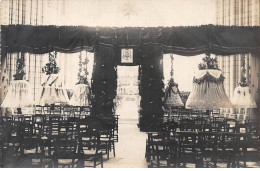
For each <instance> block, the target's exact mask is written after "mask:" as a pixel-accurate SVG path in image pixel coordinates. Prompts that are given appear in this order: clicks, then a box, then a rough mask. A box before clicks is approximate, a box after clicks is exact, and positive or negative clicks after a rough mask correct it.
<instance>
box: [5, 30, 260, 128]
mask: <svg viewBox="0 0 260 171" xmlns="http://www.w3.org/2000/svg"><path fill="white" fill-rule="evenodd" d="M1 44H2V46H1V50H2V51H1V52H2V53H1V54H2V59H1V60H2V65H3V64H4V63H5V59H6V55H7V53H15V52H24V53H25V52H29V53H34V54H44V53H48V52H51V51H54V50H55V51H58V52H62V53H74V52H79V51H81V50H87V51H90V52H95V61H94V63H95V64H94V71H93V77H92V92H93V98H92V100H93V101H92V105H93V113H94V114H112V109H113V99H114V98H115V96H116V88H117V71H116V66H117V65H127V64H121V63H120V49H121V48H133V49H134V64H130V65H140V76H139V79H140V88H139V90H140V95H141V109H140V120H139V127H140V129H141V130H143V131H153V128H158V125H160V122H161V119H162V116H163V110H162V97H163V96H164V93H163V81H162V79H163V73H162V54H163V53H174V54H177V55H183V56H194V55H199V54H202V53H206V52H208V53H213V54H216V55H232V54H239V53H259V52H260V27H238V26H231V27H230V26H214V25H205V26H196V27H166V28H162V27H157V28H141V27H135V28H105V27H97V28H95V27H83V26H59V27H58V26H25V25H9V26H1ZM5 72H6V71H3V70H2V73H1V79H4V76H5ZM4 88H6V86H2V89H4Z"/></svg>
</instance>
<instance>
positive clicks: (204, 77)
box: [186, 53, 232, 110]
mask: <svg viewBox="0 0 260 171" xmlns="http://www.w3.org/2000/svg"><path fill="white" fill-rule="evenodd" d="M202 60H203V62H202V63H200V64H199V66H198V67H199V70H198V71H197V73H195V76H194V78H193V88H192V91H191V93H190V95H189V97H188V100H187V102H186V108H187V109H200V110H217V109H220V108H230V107H231V106H232V105H231V102H230V100H229V98H228V97H227V95H226V93H225V89H224V85H223V82H224V79H225V78H224V76H223V75H222V72H221V70H220V69H218V63H217V58H216V57H215V58H214V59H213V58H211V57H210V54H209V53H207V54H206V57H204V58H203V59H202Z"/></svg>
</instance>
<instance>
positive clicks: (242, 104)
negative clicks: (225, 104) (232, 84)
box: [231, 86, 257, 108]
mask: <svg viewBox="0 0 260 171" xmlns="http://www.w3.org/2000/svg"><path fill="white" fill-rule="evenodd" d="M231 102H232V104H233V107H235V108H256V107H257V105H256V102H255V100H254V98H253V97H252V94H251V93H250V89H249V87H248V86H246V87H241V86H238V87H236V88H235V90H234V96H233V98H232V99H231Z"/></svg>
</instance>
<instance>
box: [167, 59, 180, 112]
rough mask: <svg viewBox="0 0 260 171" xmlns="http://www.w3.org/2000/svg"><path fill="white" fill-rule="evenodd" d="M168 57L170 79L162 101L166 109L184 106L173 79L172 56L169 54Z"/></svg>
mask: <svg viewBox="0 0 260 171" xmlns="http://www.w3.org/2000/svg"><path fill="white" fill-rule="evenodd" d="M170 56H171V78H170V81H169V83H168V86H167V87H166V90H165V101H164V105H165V107H166V108H168V109H169V108H172V107H183V106H184V104H183V102H182V100H181V97H180V92H179V89H178V84H177V83H175V82H174V79H173V55H172V54H171V55H170Z"/></svg>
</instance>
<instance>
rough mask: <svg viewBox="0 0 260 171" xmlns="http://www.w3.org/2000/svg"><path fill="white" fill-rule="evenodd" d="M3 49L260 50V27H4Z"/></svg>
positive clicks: (191, 52)
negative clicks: (149, 47)
mask: <svg viewBox="0 0 260 171" xmlns="http://www.w3.org/2000/svg"><path fill="white" fill-rule="evenodd" d="M1 34H2V36H1V38H2V50H5V52H7V53H14V52H29V53H35V54H43V53H47V52H50V51H53V50H56V51H59V52H63V53H74V52H78V51H80V50H83V49H84V50H87V51H93V50H94V48H95V45H102V46H110V47H115V46H114V45H115V44H116V45H117V48H121V47H133V48H138V47H140V44H142V45H143V46H144V45H151V44H153V45H159V46H161V47H162V48H163V52H164V53H174V54H178V55H183V56H193V55H199V54H202V53H206V52H210V53H212V54H216V55H232V54H238V53H258V52H260V27H241V26H214V25H204V26H196V27H148V28H141V27H132V28H131V27H125V28H110V27H85V26H29V25H8V26H5V25H3V26H1Z"/></svg>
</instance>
